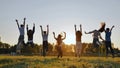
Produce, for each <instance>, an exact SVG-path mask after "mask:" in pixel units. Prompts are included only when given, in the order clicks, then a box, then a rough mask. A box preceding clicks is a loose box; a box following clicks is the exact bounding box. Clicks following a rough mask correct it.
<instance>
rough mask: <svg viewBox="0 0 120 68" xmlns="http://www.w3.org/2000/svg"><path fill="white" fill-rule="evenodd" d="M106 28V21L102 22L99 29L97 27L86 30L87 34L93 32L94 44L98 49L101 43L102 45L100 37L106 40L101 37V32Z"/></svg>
mask: <svg viewBox="0 0 120 68" xmlns="http://www.w3.org/2000/svg"><path fill="white" fill-rule="evenodd" d="M104 28H105V23H102V24H101V28H100V29H99V30H96V29H95V30H93V31H90V32H85V34H91V33H92V34H93V46H94V48H95V49H97V48H98V47H99V45H101V43H100V42H99V38H100V39H101V40H103V41H104V39H103V38H102V37H101V32H103V31H104Z"/></svg>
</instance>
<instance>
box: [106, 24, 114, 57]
mask: <svg viewBox="0 0 120 68" xmlns="http://www.w3.org/2000/svg"><path fill="white" fill-rule="evenodd" d="M113 28H114V26H112V28H111V29H110V28H106V30H105V45H106V56H108V52H109V48H110V51H111V53H112V57H113V58H114V50H113V48H112V46H111V38H110V37H111V33H112V29H113Z"/></svg>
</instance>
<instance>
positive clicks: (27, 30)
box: [26, 24, 28, 32]
mask: <svg viewBox="0 0 120 68" xmlns="http://www.w3.org/2000/svg"><path fill="white" fill-rule="evenodd" d="M26 29H27V32H28V24H27V25H26Z"/></svg>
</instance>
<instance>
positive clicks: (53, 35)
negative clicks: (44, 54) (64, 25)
mask: <svg viewBox="0 0 120 68" xmlns="http://www.w3.org/2000/svg"><path fill="white" fill-rule="evenodd" d="M53 36H54V39H56V40H57V38H56V37H55V32H53Z"/></svg>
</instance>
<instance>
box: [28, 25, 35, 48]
mask: <svg viewBox="0 0 120 68" xmlns="http://www.w3.org/2000/svg"><path fill="white" fill-rule="evenodd" d="M26 29H27V36H28V42H27V44H28V45H29V44H30V45H31V46H32V47H33V46H34V43H33V34H34V32H35V24H33V30H32V29H28V25H27V26H26Z"/></svg>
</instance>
